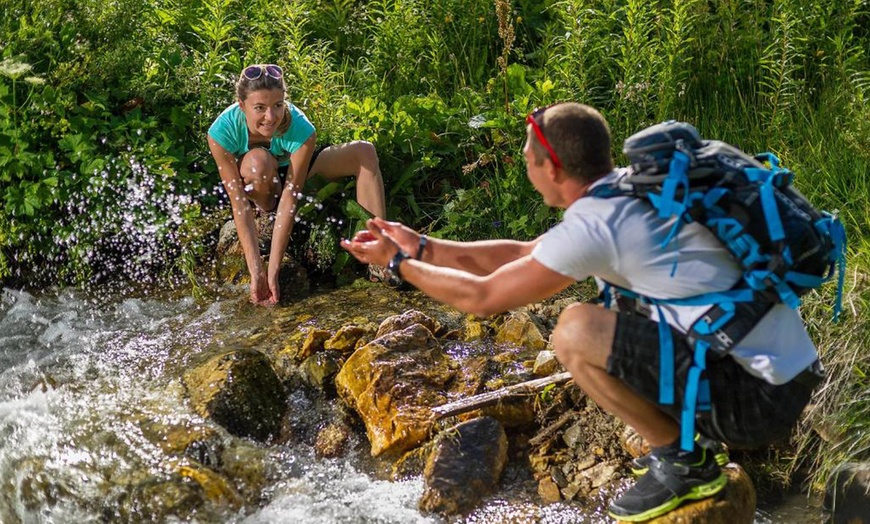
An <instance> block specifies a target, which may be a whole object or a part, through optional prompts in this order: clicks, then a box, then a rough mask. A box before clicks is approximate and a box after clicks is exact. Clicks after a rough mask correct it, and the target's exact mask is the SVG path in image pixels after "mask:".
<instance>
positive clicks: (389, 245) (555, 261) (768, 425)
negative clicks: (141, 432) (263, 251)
mask: <svg viewBox="0 0 870 524" xmlns="http://www.w3.org/2000/svg"><path fill="white" fill-rule="evenodd" d="M527 124H528V125H527V128H526V134H527V139H526V143H525V146H524V148H523V154H524V156H525V159H526V165H527V170H528V177H529V180H530V181H531V182H532V185H534V187H535V189H536V190H537V191H538V192H539V193H540V194H541V196H542V197H543V199H544V202H545V203H546V204H547V205H549V206H554V207H559V208H564V209H566V211H565V215H564V219H563V221H562V222H561V223H560V224H558V225H556V226H555V227H553V228H552V229H551V230H549V231H548V232H546V233H545V234H544V235H542V236H540V237H539V238H537V239H535V240H533V241H530V242H519V241H512V240H489V241H480V242H467V243H461V242H452V241H447V240H440V239H437V240H436V239H432V240H427V238H426V237H425V236H421V235H418V234H417V233H416V232H414V231H413V230H411V229H410V228H408V227H406V226H403V225H401V224H398V223H391V222H386V221H384V220H381V219H373V220H371V221H369V223H368V224H367V227H368V230H367V231H362V232H360V233H358V234H357V235H356V236H355V237H354V239H353V240H352V241H347V240H345V241H343V243H342V245H343V247H344V248H345V249H347V250H348V251H349V252H350V253H352V254H353V255H354V256H355V257H356V258H358V259H359V260H360V261H362V262H369V263H375V264H382V265H388V266H389V268H390V270H391V271H393V272H394V273H397V274H398V275H399V276H400V277H401V278H403V279H404V280H406V281H408V282H410V283H411V284H413V285H414V286H416V287H417V288H418V289H420V290H421V291H423V292H425V293H426V294H427V295H429V296H431V297H433V298H434V299H437V300H439V301H442V302H445V303H447V304H450V305H452V306H454V307H456V308H458V309H460V310H462V311H465V312H468V313H472V314H475V315H478V316H481V317H486V316H489V315H492V314H495V313H499V312H503V311H506V310H509V309H512V308H515V307H518V306H522V305H525V304H529V303H532V302H537V301H540V300H543V299H545V298H548V297H550V296H552V295H554V294H555V293H557V292H559V291H561V290H563V289H565V288H567V287H568V286H570V285H571V284H572V283H574V282H575V281H577V280H581V279H585V278H587V277H589V276H594V277H596V279H597V280H598V283H599V285H600V286H601V287H602V288H603V285H604V282H607V283H610V284H613V285H615V286H618V287H620V288H623V289H627V290H630V291H633V292H635V293H637V294H640V295H644V296H648V297H656V298H676V297H689V296H694V295H698V294H702V293H708V292H712V291H720V290H726V289H729V288H731V286H732V285H733V284H735V283H736V282H737V281H738V279H739V278H740V276H741V270H740V268H739V266H738V265H737V264H736V263H735V262H734V261H733V259H731V257H730V256H729V254H728V252H727V250H726V249H725V248H724V247H723V246H722V245H721V244H720V242H719V241H718V240H717V239H716V238H715V236H713V234H712V233H711V232H710V231H708V230H707V229H705V228H704V227H703V226H700V225H698V224H696V223H691V224H686V225H685V226H683V227H682V228H680V229H679V232H678V233H677V238H676V239H675V240H674V241H673V243H671V244H668V245H669V247H667V248H662V247H661V246H662V241H663V240H664V239H665V238H666V237H667V236H668V234H669V233H671V229H672V227H671V226H672V222H671V221H669V220H664V219H660V218H658V216H657V213H656V212H655V210H654V209H653V208H652V206H651V205H650V204H649V203H648V202H646V201H644V200H641V199H638V198H632V197H626V196H617V197H612V198H597V197H594V196H590V191H591V190H592V189H593V188H594V187H597V186H600V185H602V184H608V183H612V182H614V181H615V180H617V179H618V177H619V176H620V175H621V174H623V171H622V170H617V169H614V167H613V162H612V160H611V156H610V150H611V145H610V131H609V129H608V126H607V123H606V122H605V120H604V118H603V117H602V116H601V115H600V114H599V113H598V111H596V110H595V109H593V108H591V107H588V106H584V105H581V104H577V103H562V104H557V105H554V106H551V107H548V108H544V109H542V110H538V111H536V112H534V113H532V114H531V115H529V117H528V118H527ZM674 246H676V247H674ZM405 253H411V254H412V255H415V256H410V257H409V256H408V255H406V254H405ZM675 262H679V263H678V264H676V265H675ZM706 309H707V306H672V305H663V306H660V307H659V308H653V310H652V311H650V312H649V313H648V315H642V314H638V313H637V312H636V311H616V310H611V309H605V308H603V307H600V306H598V305H593V304H573V305H571V306H569V307H568V308H566V309H565V310H564V311H563V312H562V314H561V315H560V316H559V320H558V324H557V326H556V329H555V331H554V333H553V345H554V349H555V351H556V355H557V357H558V358H559V360H560V362H561V363H562V364H563V365H564V366H565V368H566V369H567V370H568V371H570V372H571V375H572V377H573V378H574V380H575V381H576V382H577V384H578V385H579V386H580V387H581V388H583V390H584V391H585V392H586V393H587V394H588V395H589V396H590V397H592V398H593V399H594V400H595V401H596V402H597V403H598V404H599V405H600V406H601V407H602V408H604V409H606V410H607V411H609V412H610V413H612V414H614V415H615V416H617V417H619V418H620V419H622V420H623V421H624V422H625V423H626V424H628V425H629V426H631V427H633V428H634V429H635V430H636V431H637V432H638V433H639V434H640V435H641V436H642V437H644V438H645V439H646V440H647V441H648V442H649V444H650V446H651V449H652V451H651V453H650V455H648V456H647V457H643V458H642V459H636V460H635V461H634V463H633V465H637V466H639V469H641V470H642V471H645V473H643V475H642V476H641V477H640V478H639V479H638V481H637V483H636V484H635V485H634V486H633V487H632V488H630V489H629V490H628V491H627V492H625V493H624V494H622V495H621V496H620V497H619V498H617V499H616V500H614V501H612V503H611V505H610V514H611V516H613V517H614V518H618V519H620V520H628V521H639V520H647V519H650V518H654V517H657V516H659V515H662V514H664V513H667V512H668V511H670V510H672V509H674V508H675V507H677V506H678V505H679V504H680V503H681V502H682V501H684V500H688V499H701V498H706V497H709V496H712V495H714V494H715V493H717V492H719V491H720V490H721V489H722V488H723V487H724V486H725V483H726V479H725V476H724V474H723V472H722V470H721V467H720V465H719V464H718V463H717V461H716V458H715V457H714V455H715V450H716V448H717V446H718V443H717V442H716V441H723V442H725V443H727V444H729V445H734V446H741V447H745V446H757V445H762V444H766V443H769V442H771V441H773V440H776V439H779V438H782V437H784V436H787V435H788V434H789V432H790V431H791V429H792V427H793V426H794V424H795V422H796V421H797V419H798V417H799V416H800V413H801V411H802V409H803V407H804V405H805V404H806V403H807V402H808V400H809V398H810V393H811V390H812V386H813V381H812V380H811V378H812V370H813V369H814V367H813V366H814V363H816V362H817V356H816V350H815V347H814V345H813V343H812V341H811V340H810V338H809V336H808V335H807V333H806V330H805V329H804V326H803V322H802V321H801V319H800V317H799V316H798V314H797V312H796V311H794V310H791V309H789V308H788V307H786V306H783V305H781V304H778V305H776V306H774V307H773V309H772V310H771V311H770V312H769V313H768V314H767V315H766V316H765V317H764V318H763V319H762V320H761V322H760V323H759V324H758V325H757V326H756V329H754V330H752V331H751V332H750V333H749V334H748V335H747V336H746V337H745V338H744V339H743V340H742V341H741V342H740V343H739V344H738V345H737V347H736V348H735V349H734V350H733V352H732V354H731V355H732V356H728V357H725V358H721V359H709V360H710V361H708V362H707V378H708V379H709V385H710V396H711V404H712V408H711V410H710V411H705V412H699V414H698V416H697V421H696V426H697V428H698V429H699V431H700V433H701V436H703V437H704V438H703V439H700V438H699V439H698V440H696V442H695V444H694V449H691V450H688V451H687V450H684V449H681V446H680V438H679V437H680V423H679V420H680V409H681V406H680V403H681V401H682V399H683V395H684V392H685V389H686V384H687V375H688V369H689V368H690V367H691V366H692V364H693V351H692V349H691V347H690V346H689V344H688V343H687V341H686V339H685V336H684V335H685V332H686V331H687V329H688V328H689V326H691V324H692V323H693V322H694V321H695V320H696V319H698V318H699V317H700V316H701V314H702V313H704V311H705V310H706ZM660 316H661V317H664V318H663V319H662V318H660ZM659 321H664V322H667V325H668V328H669V329H665V330H664V331H667V332H669V333H670V335H671V337H672V340H673V348H674V351H673V352H674V357H673V359H674V362H673V368H672V369H673V370H674V392H673V393H674V394H673V397H674V398H675V399H677V400H676V402H674V403H669V404H661V403H659V400H660V397H659V393H660V392H659V373H660V367H659V347H660V344H659V339H660V335H661V332H660V330H659V324H658V322H659ZM796 377H797V378H796ZM690 437H691V435H690ZM712 439H715V440H712ZM702 443H703V445H702ZM688 447H691V446H688Z"/></svg>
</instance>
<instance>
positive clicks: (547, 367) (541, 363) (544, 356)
mask: <svg viewBox="0 0 870 524" xmlns="http://www.w3.org/2000/svg"><path fill="white" fill-rule="evenodd" d="M561 371H563V370H562V364H560V363H559V361H558V360H556V354H555V353H554V352H553V351H550V350H547V349H545V350H544V351H541V352H539V353H538V356H537V357H535V365H534V367H533V368H532V373H534V374H535V375H537V376H539V377H546V376H549V375H552V374H553V373H559V372H561Z"/></svg>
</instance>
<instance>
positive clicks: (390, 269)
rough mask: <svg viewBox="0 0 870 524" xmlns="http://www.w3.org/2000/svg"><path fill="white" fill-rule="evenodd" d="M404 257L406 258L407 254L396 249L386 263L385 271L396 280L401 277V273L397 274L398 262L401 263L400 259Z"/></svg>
mask: <svg viewBox="0 0 870 524" xmlns="http://www.w3.org/2000/svg"><path fill="white" fill-rule="evenodd" d="M406 258H408V255H406V254H404V253H402V252H401V251H398V252H396V254H395V255H393V258H391V259H390V263H389V264H387V273H389V274H390V277H392V278H394V279H396V280H401V279H402V277H401V275H399V264H401V263H402V261H403V260H405V259H406Z"/></svg>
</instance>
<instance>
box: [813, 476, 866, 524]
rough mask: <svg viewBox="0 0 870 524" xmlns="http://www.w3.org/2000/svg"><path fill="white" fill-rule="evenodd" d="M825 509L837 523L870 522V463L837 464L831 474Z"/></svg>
mask: <svg viewBox="0 0 870 524" xmlns="http://www.w3.org/2000/svg"><path fill="white" fill-rule="evenodd" d="M823 508H824V509H825V511H826V512H828V513H829V515H830V517H831V518H830V520H831V522H832V523H833V524H841V523H842V524H846V523H849V524H864V523H867V522H870V463H868V462H846V463H844V464H840V465H839V466H837V467H836V468H835V469H834V470H833V471H832V472H831V475H830V477H828V483H827V486H826V487H825V500H824V505H823Z"/></svg>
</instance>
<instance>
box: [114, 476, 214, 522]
mask: <svg viewBox="0 0 870 524" xmlns="http://www.w3.org/2000/svg"><path fill="white" fill-rule="evenodd" d="M204 503H205V496H204V494H203V489H202V486H200V485H199V484H198V483H196V482H190V481H187V482H185V480H184V477H182V476H181V475H179V474H177V473H176V474H174V475H172V476H171V477H170V478H168V479H158V478H151V479H148V480H146V481H143V482H140V483H138V484H136V485H134V486H132V488H131V489H130V491H129V494H128V495H127V496H126V497H124V498H123V499H122V501H121V504H120V508H119V514H120V516H121V518H122V520H123V521H124V522H131V523H139V522H143V523H144V522H166V521H168V520H169V519H170V518H172V519H177V520H179V521H186V520H190V519H192V518H193V516H194V515H196V516H197V517H198V518H201V515H198V513H199V512H200V510H201V509H202V507H203V505H204Z"/></svg>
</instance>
